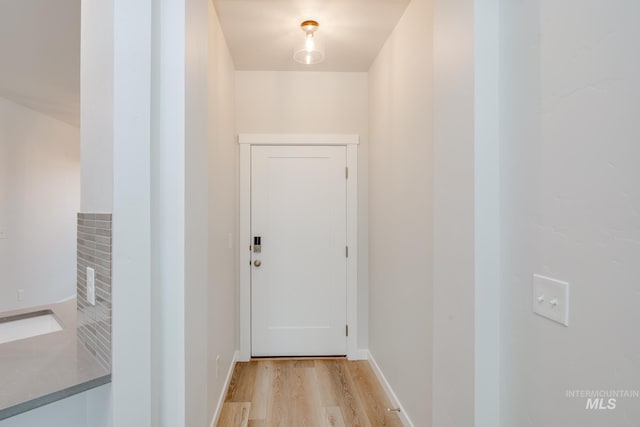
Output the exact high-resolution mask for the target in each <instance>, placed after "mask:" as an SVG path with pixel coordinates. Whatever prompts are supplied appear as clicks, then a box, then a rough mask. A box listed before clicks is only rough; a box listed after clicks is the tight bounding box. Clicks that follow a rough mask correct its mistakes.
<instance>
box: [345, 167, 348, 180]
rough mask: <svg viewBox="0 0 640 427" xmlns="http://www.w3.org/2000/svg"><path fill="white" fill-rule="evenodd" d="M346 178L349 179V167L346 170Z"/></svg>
mask: <svg viewBox="0 0 640 427" xmlns="http://www.w3.org/2000/svg"><path fill="white" fill-rule="evenodd" d="M344 178H345V179H349V168H347V167H345V168H344Z"/></svg>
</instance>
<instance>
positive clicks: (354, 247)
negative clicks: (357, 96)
mask: <svg viewBox="0 0 640 427" xmlns="http://www.w3.org/2000/svg"><path fill="white" fill-rule="evenodd" d="M347 168H348V171H349V179H347V246H348V247H349V257H348V258H347V324H348V325H349V336H348V337H347V358H349V359H351V360H355V359H358V146H357V145H347Z"/></svg>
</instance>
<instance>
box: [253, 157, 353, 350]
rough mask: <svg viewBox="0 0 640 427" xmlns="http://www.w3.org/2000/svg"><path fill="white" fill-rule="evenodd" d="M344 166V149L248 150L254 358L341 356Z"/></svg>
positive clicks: (344, 299) (344, 291) (343, 334)
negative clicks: (254, 244)
mask: <svg viewBox="0 0 640 427" xmlns="http://www.w3.org/2000/svg"><path fill="white" fill-rule="evenodd" d="M345 164H346V148H345V147H318V146H314V147H303V146H287V147H278V146H254V147H252V177H251V228H252V235H253V236H260V238H261V252H260V253H255V252H253V253H252V262H253V265H252V267H251V269H252V277H251V298H252V310H251V311H252V316H251V317H252V319H251V320H252V333H251V336H252V354H253V355H254V356H320V355H344V354H346V336H345V325H346V275H347V272H346V255H345V245H346V179H345ZM255 261H259V263H260V266H256V265H255V264H256V263H255Z"/></svg>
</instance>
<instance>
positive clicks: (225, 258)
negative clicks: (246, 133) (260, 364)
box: [206, 3, 238, 420]
mask: <svg viewBox="0 0 640 427" xmlns="http://www.w3.org/2000/svg"><path fill="white" fill-rule="evenodd" d="M208 12H209V15H208V16H209V87H208V93H209V107H208V123H209V155H208V159H209V178H208V181H209V186H208V190H209V195H208V201H209V253H208V257H209V296H208V312H209V316H208V320H207V325H208V343H209V344H208V350H207V352H206V353H207V366H208V388H207V393H208V398H207V403H208V408H207V414H208V420H211V419H212V417H213V414H214V411H215V410H216V407H217V405H218V401H219V400H220V398H221V396H223V395H224V393H225V392H226V390H224V385H225V384H224V383H225V379H226V376H227V373H228V372H229V370H230V369H231V367H232V366H231V364H232V362H233V356H234V353H235V350H236V349H237V332H238V315H237V305H238V301H237V292H238V288H237V268H238V265H237V252H238V248H237V245H236V242H237V236H238V233H237V216H238V210H237V207H238V201H237V200H238V195H237V192H238V185H237V182H238V177H237V173H238V171H237V167H238V166H237V165H238V160H237V153H238V145H237V144H236V139H235V135H236V131H235V105H234V99H235V69H234V66H233V62H232V60H231V55H230V53H229V50H228V48H227V44H226V41H225V39H224V35H223V34H222V29H221V28H220V24H219V22H218V18H217V15H216V11H215V9H214V7H213V5H212V4H211V3H210V4H209V11H208ZM218 355H219V356H220V360H219V362H218V369H217V371H216V358H217V356H218ZM216 372H217V373H216Z"/></svg>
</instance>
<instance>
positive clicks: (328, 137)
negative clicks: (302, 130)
mask: <svg viewBox="0 0 640 427" xmlns="http://www.w3.org/2000/svg"><path fill="white" fill-rule="evenodd" d="M238 143H239V144H240V244H239V245H238V248H239V252H240V253H239V262H240V268H239V269H240V271H239V278H240V349H239V355H238V360H239V361H248V360H250V359H251V251H250V246H251V146H252V145H341V146H345V147H346V149H347V168H348V171H349V172H348V174H349V175H348V179H347V246H348V247H349V256H348V258H347V324H348V325H349V335H348V336H347V357H348V358H349V359H358V144H359V143H360V137H359V136H358V135H348V134H308V135H298V134H246V133H244V134H240V135H238Z"/></svg>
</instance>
